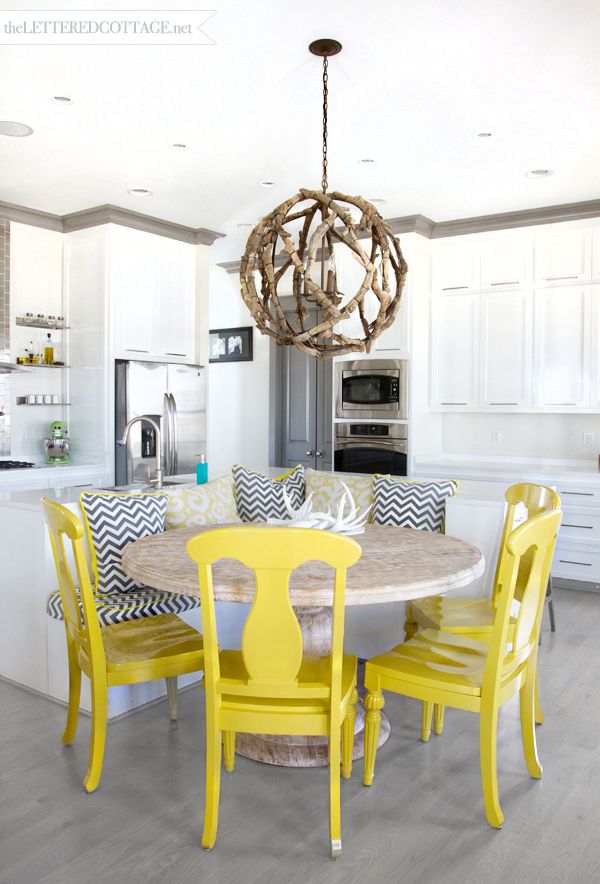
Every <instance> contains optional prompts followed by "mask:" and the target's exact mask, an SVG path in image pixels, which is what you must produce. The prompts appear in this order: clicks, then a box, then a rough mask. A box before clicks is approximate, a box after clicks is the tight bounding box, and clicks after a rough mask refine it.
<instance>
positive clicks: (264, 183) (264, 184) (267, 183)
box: [260, 181, 275, 187]
mask: <svg viewBox="0 0 600 884" xmlns="http://www.w3.org/2000/svg"><path fill="white" fill-rule="evenodd" d="M260 184H261V187H274V186H275V182H274V181H261V182H260Z"/></svg>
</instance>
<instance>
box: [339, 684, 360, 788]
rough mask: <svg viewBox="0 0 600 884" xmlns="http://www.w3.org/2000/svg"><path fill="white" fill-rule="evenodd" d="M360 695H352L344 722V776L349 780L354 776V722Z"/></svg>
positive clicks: (355, 693)
mask: <svg viewBox="0 0 600 884" xmlns="http://www.w3.org/2000/svg"><path fill="white" fill-rule="evenodd" d="M357 700H358V693H357V692H356V690H355V691H354V693H353V694H352V697H351V699H350V703H349V705H348V710H347V712H346V716H345V718H344V720H343V722H342V776H343V778H344V779H345V780H349V779H350V777H351V775H352V751H353V749H354V720H355V718H356V705H355V704H356V701H357Z"/></svg>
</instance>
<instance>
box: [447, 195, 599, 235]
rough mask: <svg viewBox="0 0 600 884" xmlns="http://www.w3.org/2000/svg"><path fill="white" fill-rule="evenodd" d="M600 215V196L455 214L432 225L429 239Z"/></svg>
mask: <svg viewBox="0 0 600 884" xmlns="http://www.w3.org/2000/svg"><path fill="white" fill-rule="evenodd" d="M598 216H600V199H597V200H584V201H582V202H578V203H563V204H562V205H557V206H540V207H539V208H536V209H521V210H520V211H517V212H499V213H498V214H495V215H476V216H475V217H473V218H456V219H455V220H453V221H439V222H438V223H437V224H434V225H433V230H432V233H431V239H439V238H441V237H445V236H459V235H461V234H464V233H484V232H485V231H487V230H509V229H510V228H513V227H532V226H533V225H535V224H558V223H559V222H561V221H582V220H584V219H586V218H596V217H598Z"/></svg>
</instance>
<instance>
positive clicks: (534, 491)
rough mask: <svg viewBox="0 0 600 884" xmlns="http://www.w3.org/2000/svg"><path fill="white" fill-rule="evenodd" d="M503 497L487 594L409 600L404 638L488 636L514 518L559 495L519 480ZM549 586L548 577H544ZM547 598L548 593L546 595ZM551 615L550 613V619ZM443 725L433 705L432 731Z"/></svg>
mask: <svg viewBox="0 0 600 884" xmlns="http://www.w3.org/2000/svg"><path fill="white" fill-rule="evenodd" d="M504 499H505V500H506V504H507V506H506V514H505V517H504V525H503V528H502V536H501V539H500V547H499V550H498V558H497V560H496V574H495V577H494V583H493V589H492V595H491V598H453V597H452V596H451V595H450V596H432V597H430V598H425V599H419V600H418V601H414V602H410V603H409V604H408V605H407V606H406V622H405V624H404V629H405V633H406V636H405V637H406V639H410V638H412V637H413V636H414V635H415V634H416V633H417V632H418V630H419V629H440V630H442V632H450V633H454V634H456V635H468V636H470V637H471V638H476V639H479V640H482V641H483V640H485V639H486V637H488V636H489V634H490V632H491V630H492V626H493V623H494V615H495V612H496V609H497V606H498V587H499V583H498V571H499V568H500V563H501V560H502V553H503V550H504V548H505V546H506V541H507V539H508V536H509V534H510V532H511V531H512V530H513V528H514V526H515V520H517V519H519V518H520V517H521V516H522V515H523V514H525V517H526V518H527V519H530V518H532V517H533V516H537V515H539V513H544V512H548V511H549V510H552V509H558V507H560V497H559V496H558V494H557V493H556V491H554V490H553V489H552V488H547V487H546V486H545V485H534V484H530V483H525V482H524V483H520V484H518V485H511V487H510V488H507V490H506V493H505V495H504ZM530 565H531V561H530V557H528V556H524V558H523V561H522V563H521V568H520V571H519V576H518V578H517V585H516V589H515V599H516V600H517V601H520V600H521V596H522V593H523V588H524V585H525V583H526V578H527V573H528V570H529V567H530ZM548 586H550V577H549V578H548ZM547 597H548V596H547V594H546V599H547ZM550 598H551V597H550ZM553 620H554V617H552V621H553ZM515 624H516V618H515V617H511V619H510V623H509V630H508V640H509V641H511V639H512V633H513V630H514V627H515ZM432 712H433V710H432V707H431V705H430V704H427V703H424V704H423V709H422V719H421V739H422V740H423V742H425V743H426V742H427V741H428V740H429V737H430V735H431V718H432ZM535 719H536V723H537V724H542V723H543V721H544V716H543V713H542V709H541V706H540V702H539V694H538V678H537V675H536V692H535ZM443 727H444V710H443V708H441V707H438V706H436V708H435V714H434V731H435V733H436V734H441V733H442V730H443Z"/></svg>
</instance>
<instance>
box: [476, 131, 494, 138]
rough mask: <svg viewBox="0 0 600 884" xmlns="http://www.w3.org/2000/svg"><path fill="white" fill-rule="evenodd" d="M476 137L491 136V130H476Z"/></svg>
mask: <svg viewBox="0 0 600 884" xmlns="http://www.w3.org/2000/svg"><path fill="white" fill-rule="evenodd" d="M477 137H478V138H491V137H492V133H491V132H478V133H477Z"/></svg>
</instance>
